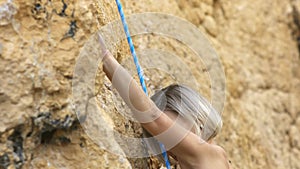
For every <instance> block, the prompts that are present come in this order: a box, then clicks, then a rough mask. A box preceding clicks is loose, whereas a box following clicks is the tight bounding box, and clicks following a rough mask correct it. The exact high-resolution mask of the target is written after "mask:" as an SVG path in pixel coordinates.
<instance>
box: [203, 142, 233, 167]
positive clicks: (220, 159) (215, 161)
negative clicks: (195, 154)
mask: <svg viewBox="0 0 300 169" xmlns="http://www.w3.org/2000/svg"><path fill="white" fill-rule="evenodd" d="M199 152H200V154H199V158H200V159H201V160H200V161H201V162H203V163H202V164H204V163H205V165H208V166H206V167H208V168H219V169H230V168H231V167H230V163H229V160H228V156H227V153H226V151H225V150H224V149H223V148H222V147H221V146H218V145H215V144H208V143H204V144H202V145H200V146H199ZM207 162H208V163H207ZM206 167H204V168H206Z"/></svg>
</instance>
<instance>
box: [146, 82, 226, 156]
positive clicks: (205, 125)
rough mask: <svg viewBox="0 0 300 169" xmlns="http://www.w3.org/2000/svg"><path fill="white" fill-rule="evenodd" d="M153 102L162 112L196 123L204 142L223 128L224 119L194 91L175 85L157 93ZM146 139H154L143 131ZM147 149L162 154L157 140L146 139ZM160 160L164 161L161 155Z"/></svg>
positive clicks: (198, 133) (197, 133)
mask: <svg viewBox="0 0 300 169" xmlns="http://www.w3.org/2000/svg"><path fill="white" fill-rule="evenodd" d="M151 99H152V101H153V102H154V103H155V104H156V106H157V107H158V108H159V109H160V110H161V111H167V110H168V111H173V112H175V113H177V114H178V115H179V116H181V117H182V118H183V119H187V120H189V121H191V122H193V123H194V129H195V134H196V135H198V136H199V137H201V138H202V139H203V140H205V141H208V140H210V139H212V138H214V137H215V136H216V135H217V134H218V133H219V132H220V130H221V128H222V118H221V115H220V113H218V112H217V111H216V110H215V109H214V108H213V107H212V105H211V104H210V103H209V102H208V101H207V100H206V99H205V98H204V97H202V96H200V95H199V94H198V93H197V92H196V91H194V90H193V89H191V88H189V87H187V86H183V85H178V84H173V85H170V86H168V87H166V88H163V89H161V90H159V91H157V92H156V93H155V94H154V95H153V96H152V97H151ZM143 135H144V137H147V138H149V137H152V136H151V134H150V133H148V132H147V131H146V130H145V129H143ZM145 142H146V145H147V148H148V149H149V151H152V153H153V154H160V153H161V150H160V146H159V143H158V141H157V140H155V139H154V138H153V139H145ZM158 158H159V159H163V158H162V157H161V155H159V156H158Z"/></svg>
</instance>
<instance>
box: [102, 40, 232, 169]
mask: <svg viewBox="0 0 300 169" xmlns="http://www.w3.org/2000/svg"><path fill="white" fill-rule="evenodd" d="M99 42H100V44H102V46H103V49H102V51H103V54H104V57H103V60H102V62H103V71H104V72H105V74H106V76H107V77H108V78H109V80H110V81H111V82H112V84H113V86H114V87H115V88H116V89H117V91H118V93H119V94H120V96H121V97H122V99H123V100H124V101H125V102H126V104H127V105H128V106H129V107H130V109H131V110H132V112H133V114H134V116H135V118H136V119H137V120H138V121H139V122H140V123H141V125H142V126H143V127H144V128H145V129H146V130H147V131H148V132H149V133H150V134H152V135H153V136H155V137H156V138H157V139H158V140H159V141H160V142H162V143H163V144H164V145H165V146H166V147H167V149H170V151H171V152H172V153H173V154H174V155H176V156H177V157H178V159H181V161H182V162H183V165H184V163H185V162H189V163H191V164H193V163H195V165H197V164H199V160H200V161H202V160H204V159H206V158H208V159H207V160H208V161H207V160H204V161H203V163H202V165H207V167H208V168H210V167H209V166H210V165H211V163H214V164H215V165H217V166H216V167H217V168H218V169H222V168H228V167H224V163H227V161H226V160H227V159H226V158H224V159H225V161H224V160H222V159H223V156H224V153H223V152H221V151H218V148H215V147H214V146H210V144H208V143H204V141H203V140H202V139H201V138H199V137H198V136H197V135H195V134H194V133H192V132H190V131H188V130H186V129H185V128H184V127H182V126H180V125H179V123H177V122H174V121H173V120H172V119H171V118H169V117H168V116H167V115H166V114H165V113H163V112H161V110H160V109H159V108H157V107H156V105H155V104H154V103H153V101H152V100H151V99H150V98H149V97H148V96H146V94H145V93H144V91H143V90H142V88H141V87H140V86H139V85H138V84H137V82H136V81H135V80H134V79H133V77H132V76H131V75H130V74H129V73H128V72H127V70H125V69H124V68H123V67H122V66H121V65H120V64H119V63H118V61H117V60H116V59H115V58H114V57H113V56H112V55H111V53H110V52H108V51H107V50H106V49H105V45H104V43H103V41H102V38H101V37H99ZM162 133H163V135H161V134H162ZM174 140H175V142H174ZM214 159H215V160H214ZM218 163H220V165H218ZM222 164H223V165H222ZM187 168H190V164H187ZM196 168H197V167H196ZM201 168H202V167H201ZM203 168H206V167H203Z"/></svg>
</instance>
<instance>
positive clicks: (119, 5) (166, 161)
mask: <svg viewBox="0 0 300 169" xmlns="http://www.w3.org/2000/svg"><path fill="white" fill-rule="evenodd" d="M116 4H117V6H118V11H119V14H120V17H121V20H122V24H123V28H124V32H125V34H126V37H127V42H128V44H129V47H130V52H131V54H132V57H133V61H134V64H135V67H136V70H137V73H138V76H139V79H140V84H141V86H142V88H143V91H144V92H145V94H146V95H147V96H148V91H147V87H146V83H145V80H144V74H143V70H142V68H141V66H140V64H139V61H138V58H137V56H136V53H135V49H134V46H133V42H132V39H131V36H130V33H129V29H128V25H127V22H126V19H125V15H124V12H123V9H122V4H121V2H120V0H116ZM159 145H160V148H161V151H162V155H163V157H164V160H165V164H166V167H167V169H171V165H170V162H169V159H168V154H167V152H166V150H165V147H164V145H163V144H162V143H159Z"/></svg>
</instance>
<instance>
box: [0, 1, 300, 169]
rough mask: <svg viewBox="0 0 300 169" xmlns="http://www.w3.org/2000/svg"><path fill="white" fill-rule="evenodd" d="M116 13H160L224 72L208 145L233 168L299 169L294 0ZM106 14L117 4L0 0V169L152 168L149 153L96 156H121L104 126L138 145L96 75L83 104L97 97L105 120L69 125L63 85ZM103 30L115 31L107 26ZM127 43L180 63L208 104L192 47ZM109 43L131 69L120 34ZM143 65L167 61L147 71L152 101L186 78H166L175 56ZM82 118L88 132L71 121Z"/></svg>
mask: <svg viewBox="0 0 300 169" xmlns="http://www.w3.org/2000/svg"><path fill="white" fill-rule="evenodd" d="M123 7H124V11H125V14H126V15H127V16H128V15H130V14H136V13H141V12H161V13H166V14H171V15H174V16H178V17H182V18H183V19H185V20H187V21H189V22H191V23H192V24H194V25H195V26H196V27H197V28H199V30H200V31H202V32H203V34H205V35H206V37H207V38H208V39H209V40H210V42H211V44H212V46H213V47H214V48H215V50H216V51H217V53H218V55H219V57H220V60H221V63H222V64H223V68H224V72H225V75H226V102H225V107H224V111H223V113H222V116H223V120H224V127H223V129H222V132H221V134H220V135H219V136H218V137H217V139H216V142H217V143H218V144H220V145H221V146H223V147H224V148H225V150H226V151H227V152H228V156H229V159H230V160H231V161H232V165H233V167H234V168H241V169H254V168H255V169H260V168H261V169H265V168H272V169H273V168H274V169H275V168H278V169H281V168H291V169H297V168H300V162H299V159H300V137H299V134H300V73H299V72H300V60H299V58H300V57H299V46H300V45H299V43H300V42H299V38H300V33H299V32H300V31H299V30H300V15H299V11H300V4H299V2H298V1H297V2H296V1H274V0H267V1H266V0H256V1H240V0H224V1H218V0H217V1H212V0H201V1H198V0H189V1H185V0H178V1H171V0H160V1H146V0H143V1H133V0H132V1H129V0H127V1H123ZM116 19H119V16H118V12H117V8H116V5H115V4H114V2H113V1H112V2H110V1H108V0H99V1H96V0H86V1H79V0H63V1H62V0H52V1H50V0H18V1H12V0H0V79H1V81H0V82H1V83H0V168H21V167H23V168H49V169H50V168H51V169H55V168H147V167H148V168H159V167H160V166H162V164H159V163H158V162H157V160H155V159H153V158H152V159H147V158H143V159H135V158H128V159H127V158H126V157H124V156H119V155H116V154H114V153H112V152H111V151H110V150H104V149H103V146H105V144H106V143H107V142H108V141H107V140H109V142H110V143H109V145H110V146H111V149H113V150H114V151H115V152H124V151H125V150H124V149H126V148H127V149H128V147H126V146H127V145H122V144H119V143H118V140H117V139H116V138H115V136H114V133H109V132H110V131H111V130H107V129H106V128H110V129H112V130H113V131H115V132H118V133H120V134H122V135H126V136H128V137H136V138H138V137H140V135H141V128H140V126H139V125H138V124H136V123H134V122H131V121H129V120H128V118H126V116H124V113H123V111H124V112H125V113H126V112H128V110H126V107H125V105H124V103H122V102H121V100H119V99H118V98H116V97H115V95H114V94H113V93H115V91H114V90H113V89H112V86H111V85H110V83H109V81H108V79H106V78H104V74H103V72H102V71H101V69H99V70H98V72H96V75H95V77H96V78H95V87H94V88H93V89H92V90H94V93H93V94H92V95H91V98H96V99H95V100H96V102H95V103H94V106H98V107H99V108H100V110H101V112H100V113H102V114H103V117H104V121H103V122H100V121H97V118H93V117H94V116H90V117H85V114H84V113H83V112H81V113H82V114H81V115H83V116H82V117H81V116H80V118H82V119H79V120H78V119H77V116H76V113H79V112H76V109H74V105H73V104H72V100H73V99H74V98H72V78H73V72H74V68H75V65H76V64H77V58H78V56H79V54H80V52H82V51H81V49H83V47H84V45H85V43H86V42H87V41H88V40H89V39H90V37H91V36H92V35H93V34H94V33H95V32H96V31H97V30H99V29H100V28H101V27H103V26H104V25H106V24H108V23H110V22H112V21H113V20H116ZM149 22H151V21H149ZM129 28H130V27H129ZM110 33H111V34H113V35H115V36H119V35H122V36H124V34H123V32H120V31H118V30H117V28H114V27H112V28H111V31H110ZM133 41H134V43H135V46H136V49H137V51H138V52H139V53H145V51H146V50H147V49H157V50H163V51H167V52H170V53H172V54H174V55H177V56H179V58H180V59H181V61H182V63H183V64H184V65H185V66H186V67H187V68H189V70H190V72H189V73H191V74H193V75H194V77H195V81H196V82H197V83H198V84H200V85H199V86H197V87H196V88H195V89H196V90H198V91H199V92H200V93H201V94H202V95H203V96H205V97H206V98H208V99H210V98H211V93H210V91H211V90H210V88H211V81H210V75H209V73H208V71H207V70H208V69H209V68H207V67H205V64H204V63H203V62H202V61H201V60H199V59H197V56H196V55H195V53H194V51H192V50H191V49H189V48H188V47H187V46H185V45H184V44H182V43H180V42H178V41H176V40H175V39H172V38H169V37H163V36H159V35H154V34H147V35H138V36H134V37H133ZM95 46H97V45H96V44H95ZM112 47H113V50H112V53H113V54H114V55H115V57H116V58H117V59H118V61H119V62H120V63H122V64H123V65H124V66H125V67H127V68H128V69H130V71H132V72H133V73H134V66H133V64H132V61H131V56H130V52H129V48H128V45H127V42H126V41H125V39H124V40H123V41H121V42H119V43H118V44H112ZM199 47H200V48H201V46H199ZM141 55H142V54H141ZM141 62H142V63H143V64H150V63H152V62H150V61H145V62H143V59H141ZM153 63H155V64H161V63H166V64H165V65H162V66H166V67H167V70H168V71H167V72H166V71H161V70H159V69H155V68H153V69H150V68H149V69H145V76H146V83H147V86H148V88H149V90H150V94H153V93H154V91H155V89H158V88H161V87H164V86H166V85H168V84H171V83H174V82H176V81H178V79H181V80H182V81H188V80H189V75H188V74H186V75H185V74H183V75H181V77H174V76H172V74H171V73H175V74H176V72H179V73H180V72H181V70H184V69H183V68H184V67H183V66H182V67H181V68H182V69H177V68H176V69H175V68H174V67H176V66H175V65H178V62H177V61H176V60H172V59H164V58H161V63H159V62H157V63H156V62H153ZM99 68H101V63H100V64H99ZM82 71H89V68H88V67H87V68H85V69H83V70H82ZM135 78H136V77H135ZM87 99H89V98H87ZM92 109H93V107H89V108H87V110H91V112H92ZM85 113H86V112H85ZM85 118H86V119H85ZM88 118H91V123H88V124H87V125H86V126H90V127H91V128H92V129H93V130H92V131H90V132H86V128H84V127H82V126H84V125H80V123H79V121H80V122H83V121H84V120H87V119H88ZM98 123H99V124H98ZM105 132H108V133H105ZM105 134H106V135H105ZM93 136H94V137H93ZM104 136H106V138H101V137H104ZM97 137H99V138H98V139H97ZM95 138H96V139H95ZM97 140H98V141H99V140H102V141H103V142H101V141H100V143H99V142H97ZM138 146H141V145H137V147H138ZM140 149H143V148H142V147H140ZM140 149H137V150H132V151H138V150H140Z"/></svg>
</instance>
